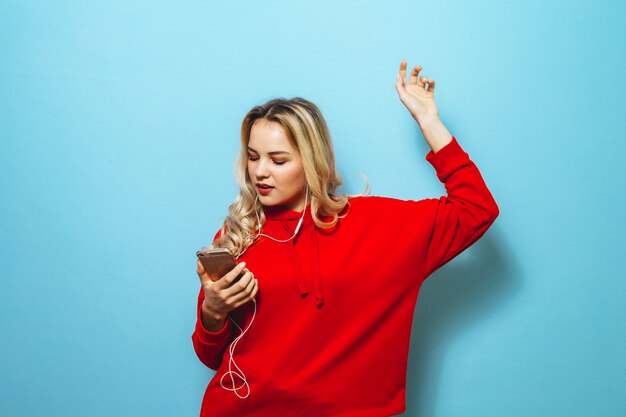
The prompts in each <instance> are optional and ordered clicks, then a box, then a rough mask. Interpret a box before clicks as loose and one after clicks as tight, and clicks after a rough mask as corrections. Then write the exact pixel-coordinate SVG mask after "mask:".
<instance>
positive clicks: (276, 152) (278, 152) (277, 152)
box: [248, 146, 290, 155]
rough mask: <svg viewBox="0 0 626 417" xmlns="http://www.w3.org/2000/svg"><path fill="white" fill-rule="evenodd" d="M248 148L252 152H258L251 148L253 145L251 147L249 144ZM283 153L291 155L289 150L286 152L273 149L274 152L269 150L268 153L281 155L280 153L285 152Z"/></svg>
mask: <svg viewBox="0 0 626 417" xmlns="http://www.w3.org/2000/svg"><path fill="white" fill-rule="evenodd" d="M248 150H249V151H252V152H254V153H258V152H257V151H256V150H254V149H252V148H251V147H249V146H248ZM283 153H284V154H286V155H290V153H289V152H286V151H273V152H268V153H267V154H268V155H280V154H283Z"/></svg>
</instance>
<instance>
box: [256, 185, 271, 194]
mask: <svg viewBox="0 0 626 417" xmlns="http://www.w3.org/2000/svg"><path fill="white" fill-rule="evenodd" d="M256 189H257V190H259V194H261V195H268V194H269V193H270V191H272V190H273V189H274V187H269V188H263V187H259V186H258V185H257V186H256Z"/></svg>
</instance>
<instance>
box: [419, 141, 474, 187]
mask: <svg viewBox="0 0 626 417" xmlns="http://www.w3.org/2000/svg"><path fill="white" fill-rule="evenodd" d="M426 160H427V161H428V162H429V163H430V164H431V165H432V166H433V168H435V171H437V178H439V181H441V182H445V181H446V179H447V178H448V176H450V174H452V173H453V172H454V171H456V170H457V169H459V168H461V167H463V166H465V165H467V164H468V163H469V162H470V159H469V155H468V154H467V152H465V151H464V150H463V148H461V145H459V142H457V140H456V138H455V137H454V136H452V141H451V142H450V143H448V144H447V145H446V146H444V147H443V148H441V149H439V150H438V151H437V152H436V153H435V152H433V151H432V149H431V150H430V151H429V152H428V153H427V154H426Z"/></svg>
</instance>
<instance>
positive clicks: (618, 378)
mask: <svg viewBox="0 0 626 417" xmlns="http://www.w3.org/2000/svg"><path fill="white" fill-rule="evenodd" d="M296 3H298V4H296ZM625 20H626V6H625V3H624V2H617V1H606V0H605V1H601V2H595V3H593V2H588V1H580V0H574V1H563V0H561V1H552V2H546V1H538V0H531V1H523V2H522V1H518V2H503V1H495V0H492V1H480V2H465V1H460V0H456V1H449V0H448V1H439V2H408V1H385V2H375V3H374V2H371V3H370V4H366V3H363V2H356V1H345V2H336V1H317V2H307V3H305V2H288V1H283V2H278V1H266V2H258V3H257V2H252V1H250V2H241V1H232V2H219V3H218V2H209V1H194V2H187V3H184V2H183V3H181V2H165V1H145V0H144V1H131V2H128V1H109V2H98V3H95V2H94V3H93V4H90V3H88V2H85V1H73V2H69V1H68V2H48V1H30V2H28V1H19V2H18V1H1V2H0V48H1V49H0V167H1V170H2V171H1V175H0V189H1V193H0V227H1V229H0V233H1V237H2V239H1V243H0V263H1V276H2V282H1V288H2V289H1V291H0V334H2V342H1V343H0V374H1V375H2V378H1V379H0V384H1V386H0V415H2V416H37V415H47V416H64V417H67V416H84V415H87V414H89V415H91V416H148V415H149V416H196V415H197V414H198V411H199V408H200V402H201V399H202V395H203V393H204V389H205V387H206V384H207V383H208V381H209V380H210V378H211V377H212V376H213V371H211V370H208V369H207V368H205V367H204V366H203V365H202V364H201V363H200V362H199V361H198V360H197V358H196V357H195V354H194V352H193V347H192V344H191V339H190V337H191V333H192V331H193V325H194V320H195V303H196V296H197V293H198V288H199V280H198V277H197V275H196V270H195V268H196V260H195V250H196V249H197V248H199V247H200V246H204V245H206V244H208V243H210V239H211V238H212V236H213V233H214V232H215V231H216V230H217V228H218V227H219V225H220V223H221V221H222V219H223V216H224V215H225V214H226V209H227V206H228V204H229V203H230V202H231V201H232V200H233V199H234V197H235V195H236V192H237V189H236V186H235V182H234V179H233V175H232V172H233V165H234V159H235V156H236V152H237V149H238V146H239V145H238V140H239V136H238V135H239V127H240V123H241V119H242V118H243V116H244V115H245V113H246V111H247V110H248V109H249V108H251V107H252V106H254V105H256V104H260V103H262V102H264V101H265V100H268V99H270V98H273V97H277V96H283V97H293V96H301V97H305V98H308V99H310V100H312V101H314V102H315V103H317V104H318V105H319V107H320V108H321V110H322V112H323V113H324V114H325V116H326V118H327V121H328V124H329V126H330V129H331V133H332V135H333V140H334V143H335V149H336V153H337V159H338V165H339V168H340V170H341V173H342V175H343V177H344V179H345V187H344V189H343V190H344V191H345V192H348V193H358V192H360V191H361V190H362V187H363V181H362V179H361V177H360V174H361V173H363V174H365V175H366V176H367V177H368V179H369V181H370V183H371V185H372V194H375V195H386V196H391V197H397V198H404V199H409V198H410V199H419V198H426V197H436V196H439V195H442V194H443V193H444V192H445V190H444V188H443V186H442V184H441V183H439V182H438V180H437V178H436V176H435V173H434V170H433V169H432V167H431V166H430V165H429V164H428V163H427V162H426V161H425V159H424V157H425V155H426V153H427V151H428V150H429V148H428V146H427V144H426V142H425V141H424V139H423V137H422V136H421V133H420V131H419V129H418V128H417V125H416V124H415V122H414V121H413V119H412V118H411V116H410V115H409V113H408V112H407V110H406V109H405V107H404V106H403V105H402V104H401V103H400V101H399V99H398V97H397V93H396V91H395V88H394V84H395V81H396V72H397V68H398V65H399V63H400V61H401V59H403V58H406V59H407V61H408V64H409V66H413V65H417V64H422V65H423V66H424V70H423V73H424V74H425V75H427V76H430V77H432V78H434V79H435V80H436V83H437V84H436V92H435V97H436V100H437V103H438V106H439V109H440V113H441V118H442V120H443V122H444V123H445V124H446V126H447V127H448V129H449V130H450V131H451V132H452V134H454V135H455V136H456V137H457V139H458V141H459V143H460V144H461V145H462V146H463V147H464V149H465V150H466V151H467V152H468V153H469V154H470V157H471V158H472V159H473V160H474V161H475V162H476V164H477V165H478V167H479V168H480V169H481V172H482V173H483V177H484V178H485V181H486V182H487V184H488V185H489V186H490V189H491V190H492V193H493V194H494V196H495V198H496V200H497V202H498V204H499V207H500V211H501V214H500V217H499V218H498V220H497V221H496V223H495V224H494V225H493V226H492V228H491V229H490V230H489V231H488V232H487V234H486V235H485V236H484V237H483V238H482V239H481V240H480V241H479V242H477V243H476V244H475V245H474V246H472V247H471V248H470V249H469V250H467V251H466V252H464V253H463V254H461V255H460V256H459V257H458V258H456V259H455V260H454V261H453V262H451V263H449V264H447V265H446V266H444V267H443V268H442V269H440V270H439V271H437V272H436V273H435V274H434V275H433V276H432V277H431V278H429V279H428V280H427V281H426V283H425V284H424V287H423V288H422V291H421V293H420V298H419V302H418V305H417V308H416V313H415V321H414V325H413V334H412V338H411V354H410V358H409V369H408V382H407V412H406V415H407V416H420V417H426V416H429V417H438V416H477V417H478V416H480V417H491V416H493V417H501V416H511V417H517V416H519V417H521V416H530V415H532V416H546V417H548V416H568V417H578V416H581V417H583V416H584V417H589V416H612V415H617V414H618V413H620V412H623V410H624V409H625V408H626V396H624V395H623V393H624V387H625V386H626V359H625V358H626V355H624V353H625V352H626V340H625V338H626V336H625V335H626V324H625V323H626V322H625V320H624V317H625V316H626V303H625V301H624V300H625V296H626V283H625V281H626V274H625V273H624V267H623V265H622V264H621V263H620V262H619V260H618V258H619V257H620V255H622V256H623V254H624V236H625V232H626V224H625V220H624V213H625V212H626V210H625V208H626V204H625V201H624V190H625V189H626V184H625V182H626V181H625V175H624V171H623V166H624V162H625V157H624V155H625V154H626V134H625V133H624V132H625V131H626V121H625V120H626V118H625V117H624V109H625V100H624V97H625V95H626V83H625V81H624V80H625V79H624V74H625V73H626V68H625V66H626V65H625V61H626V58H625V52H624V51H626V31H624V25H623V22H624V21H625ZM398 226H399V227H400V226H401V224H399V225H398ZM620 393H621V394H620Z"/></svg>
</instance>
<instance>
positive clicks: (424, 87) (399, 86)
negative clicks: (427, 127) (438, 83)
mask: <svg viewBox="0 0 626 417" xmlns="http://www.w3.org/2000/svg"><path fill="white" fill-rule="evenodd" d="M406 66H407V63H406V60H405V59H403V60H402V62H401V63H400V70H399V72H398V77H397V81H396V91H397V92H398V95H399V96H400V101H401V102H402V104H404V105H405V106H406V108H407V109H408V110H409V112H410V113H411V115H412V116H413V118H414V119H415V120H416V121H417V122H418V123H419V124H420V126H421V125H422V123H423V122H424V123H426V122H427V121H429V120H432V119H436V118H438V117H439V111H438V109H437V105H436V104H435V80H433V79H432V78H431V79H429V78H428V77H426V76H425V75H422V76H420V75H419V73H420V71H421V70H422V66H421V65H416V66H415V67H413V70H412V71H411V74H410V79H409V83H408V84H407V83H406Z"/></svg>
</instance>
